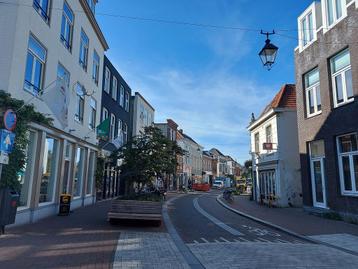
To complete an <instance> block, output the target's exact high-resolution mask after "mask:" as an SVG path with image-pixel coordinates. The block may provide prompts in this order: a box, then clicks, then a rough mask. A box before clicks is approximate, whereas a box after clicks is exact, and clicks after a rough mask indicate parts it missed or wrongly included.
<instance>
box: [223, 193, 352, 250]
mask: <svg viewBox="0 0 358 269" xmlns="http://www.w3.org/2000/svg"><path fill="white" fill-rule="evenodd" d="M221 197H222V194H219V195H218V196H217V197H216V201H217V202H218V203H219V204H220V205H222V206H223V207H225V208H226V209H228V210H230V211H232V212H234V213H236V214H238V215H241V216H243V217H245V218H248V219H251V220H253V221H256V222H258V223H260V224H263V225H266V226H268V227H271V228H274V229H276V230H279V231H281V232H284V233H286V234H289V235H291V236H295V237H297V238H300V239H301V240H304V241H308V242H310V243H313V244H318V245H324V246H326V247H330V248H335V249H337V250H340V251H343V252H346V253H349V254H352V255H355V256H358V252H355V251H351V250H348V249H345V248H342V247H339V246H335V245H331V244H329V243H326V242H323V241H319V240H316V239H313V238H310V237H308V236H305V235H301V234H298V233H296V232H294V231H291V230H288V229H286V228H284V227H282V226H279V225H276V224H274V223H272V222H269V221H265V220H263V219H259V218H256V217H254V216H251V215H249V214H246V213H244V212H242V211H239V210H236V209H234V208H232V207H231V206H228V205H227V204H225V203H224V202H223V201H221V200H220V198H221Z"/></svg>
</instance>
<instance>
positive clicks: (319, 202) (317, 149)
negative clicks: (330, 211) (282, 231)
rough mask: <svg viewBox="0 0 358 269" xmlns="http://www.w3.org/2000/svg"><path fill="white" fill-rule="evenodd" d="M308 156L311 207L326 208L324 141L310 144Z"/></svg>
mask: <svg viewBox="0 0 358 269" xmlns="http://www.w3.org/2000/svg"><path fill="white" fill-rule="evenodd" d="M310 154H311V156H310V159H311V160H310V162H311V181H312V182H311V183H312V199H313V206H314V207H322V208H327V201H326V183H325V174H324V158H325V156H324V141H323V140H320V141H315V142H311V143H310Z"/></svg>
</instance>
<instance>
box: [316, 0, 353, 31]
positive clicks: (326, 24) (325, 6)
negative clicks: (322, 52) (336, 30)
mask: <svg viewBox="0 0 358 269" xmlns="http://www.w3.org/2000/svg"><path fill="white" fill-rule="evenodd" d="M328 1H329V0H324V1H322V13H323V16H322V20H323V25H324V29H323V32H324V33H326V32H327V31H329V30H330V29H332V28H333V27H334V26H335V25H336V24H338V23H339V22H340V21H342V20H343V19H344V18H345V17H346V16H347V4H346V0H332V1H333V17H334V18H333V21H332V23H331V24H330V23H329V11H328V8H329V7H328ZM337 1H340V2H341V8H342V16H341V17H339V18H337Z"/></svg>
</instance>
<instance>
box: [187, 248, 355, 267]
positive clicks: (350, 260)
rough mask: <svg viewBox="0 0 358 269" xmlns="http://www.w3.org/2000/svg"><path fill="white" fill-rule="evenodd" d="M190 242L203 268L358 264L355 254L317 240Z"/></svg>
mask: <svg viewBox="0 0 358 269" xmlns="http://www.w3.org/2000/svg"><path fill="white" fill-rule="evenodd" d="M189 246H190V249H191V251H192V252H193V253H194V254H195V255H196V256H197V257H198V259H199V260H200V262H201V263H202V264H203V265H204V266H205V268H206V269H217V268H220V269H249V268H250V269H252V268H260V269H261V268H265V269H271V268H272V269H273V268H275V269H277V268H282V269H283V268H290V269H293V268H300V269H304V268H306V269H311V268H313V269H318V268H320V269H323V268H325V269H326V268H330V269H333V268H345V269H356V268H357V264H358V257H357V256H355V255H351V254H347V253H344V252H341V251H339V250H336V249H333V248H329V247H326V246H322V245H316V244H284V243H282V244H280V243H255V242H247V243H208V244H190V245H189Z"/></svg>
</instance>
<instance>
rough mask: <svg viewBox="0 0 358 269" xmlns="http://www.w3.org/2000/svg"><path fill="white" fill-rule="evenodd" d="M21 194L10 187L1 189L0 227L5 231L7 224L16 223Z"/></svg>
mask: <svg viewBox="0 0 358 269" xmlns="http://www.w3.org/2000/svg"><path fill="white" fill-rule="evenodd" d="M19 199H20V195H19V194H18V193H17V192H16V191H13V190H11V189H9V188H2V189H0V227H1V232H2V233H4V229H5V226H6V225H9V224H13V223H15V218H16V212H17V206H18V204H19Z"/></svg>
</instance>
